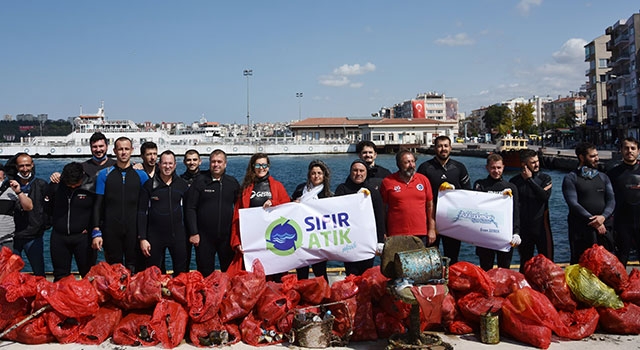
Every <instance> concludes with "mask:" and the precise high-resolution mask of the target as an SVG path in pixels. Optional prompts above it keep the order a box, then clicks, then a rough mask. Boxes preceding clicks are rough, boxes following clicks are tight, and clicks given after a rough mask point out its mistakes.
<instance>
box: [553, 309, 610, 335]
mask: <svg viewBox="0 0 640 350" xmlns="http://www.w3.org/2000/svg"><path fill="white" fill-rule="evenodd" d="M558 314H559V315H560V321H561V322H562V323H563V324H564V325H565V326H567V328H568V332H569V334H568V337H567V338H569V339H572V340H580V339H584V338H586V337H588V336H590V335H592V334H593V333H594V332H595V331H596V328H597V327H598V320H599V319H600V316H599V315H598V311H597V310H596V308H595V307H591V308H588V309H577V310H576V311H574V312H568V311H558Z"/></svg>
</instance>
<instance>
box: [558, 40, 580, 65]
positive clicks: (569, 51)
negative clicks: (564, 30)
mask: <svg viewBox="0 0 640 350" xmlns="http://www.w3.org/2000/svg"><path fill="white" fill-rule="evenodd" d="M586 44H587V42H586V40H584V39H577V38H571V39H569V40H567V41H566V42H565V43H564V44H562V47H561V48H560V50H559V51H556V52H554V53H553V55H551V56H552V57H553V58H554V59H555V60H556V62H558V63H561V64H564V63H577V62H583V61H584V46H585V45H586Z"/></svg>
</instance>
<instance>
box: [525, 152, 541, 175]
mask: <svg viewBox="0 0 640 350" xmlns="http://www.w3.org/2000/svg"><path fill="white" fill-rule="evenodd" d="M523 164H524V166H526V167H527V168H529V170H530V171H531V172H532V173H537V172H538V171H540V160H539V159H538V156H533V157H531V158H529V159H527V161H526V162H524V163H523Z"/></svg>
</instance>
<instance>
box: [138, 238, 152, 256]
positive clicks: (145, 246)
mask: <svg viewBox="0 0 640 350" xmlns="http://www.w3.org/2000/svg"><path fill="white" fill-rule="evenodd" d="M140 250H142V254H144V256H146V257H147V258H148V257H150V256H151V244H150V243H149V241H147V240H146V239H141V240H140Z"/></svg>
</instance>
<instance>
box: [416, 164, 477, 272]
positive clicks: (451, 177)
mask: <svg viewBox="0 0 640 350" xmlns="http://www.w3.org/2000/svg"><path fill="white" fill-rule="evenodd" d="M418 172H419V173H420V174H422V175H424V176H426V177H427V179H429V183H430V184H431V192H432V193H433V208H434V213H433V216H434V217H435V216H436V213H435V208H436V207H437V205H438V190H439V189H440V185H442V183H443V182H448V183H450V184H452V185H453V186H455V188H457V189H465V190H470V189H471V179H470V178H469V173H468V172H467V168H466V167H465V166H464V164H462V163H460V162H458V161H456V160H453V159H451V158H449V160H447V162H446V163H445V164H444V166H443V165H442V164H440V161H439V160H438V159H437V158H436V157H433V158H431V159H429V160H427V161H426V162H424V163H422V164H420V166H419V167H418ZM440 239H442V251H443V254H444V256H446V257H448V258H449V259H451V264H455V263H457V262H458V256H459V255H460V241H459V240H457V239H455V238H451V237H447V236H440V235H438V236H437V237H436V241H435V242H434V243H433V245H432V246H435V247H438V246H439V245H440Z"/></svg>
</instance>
